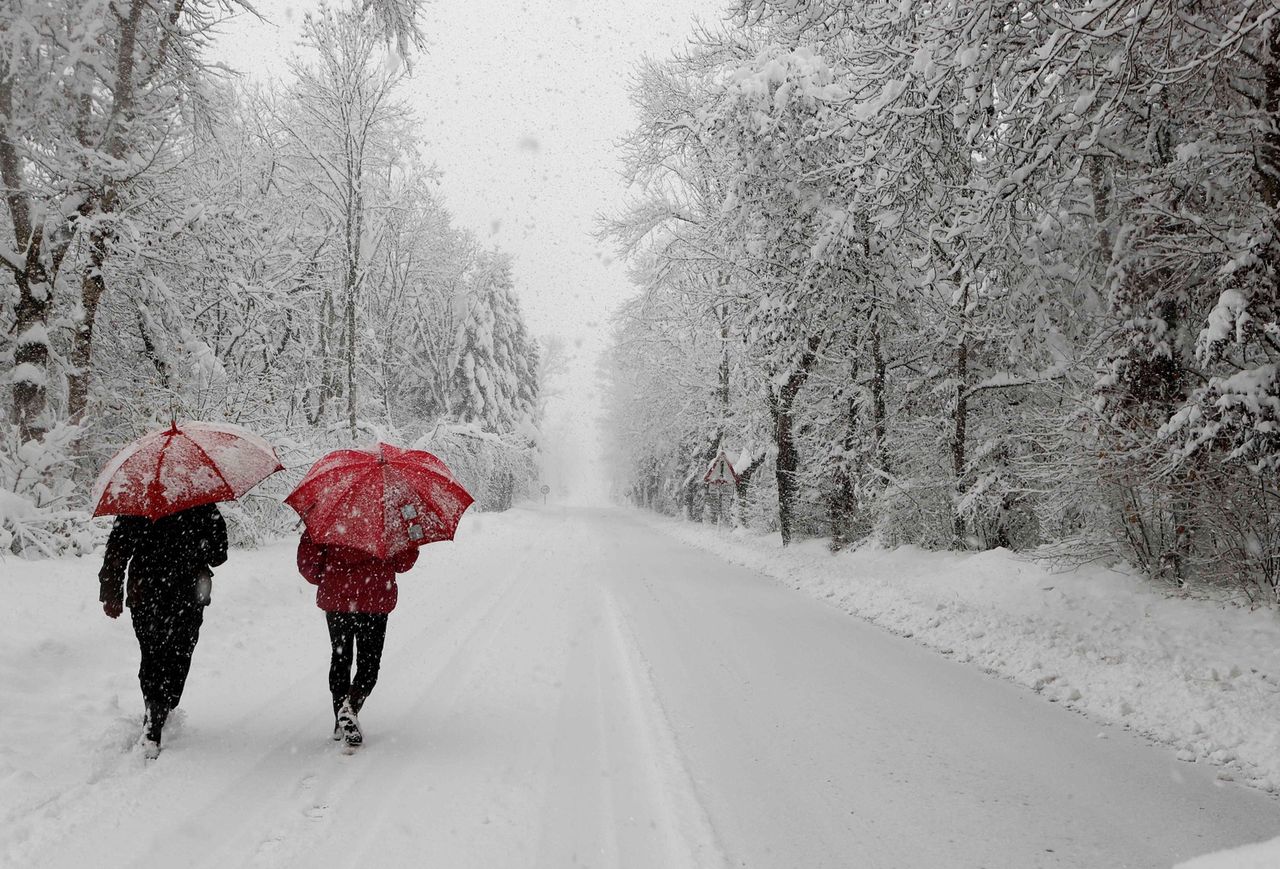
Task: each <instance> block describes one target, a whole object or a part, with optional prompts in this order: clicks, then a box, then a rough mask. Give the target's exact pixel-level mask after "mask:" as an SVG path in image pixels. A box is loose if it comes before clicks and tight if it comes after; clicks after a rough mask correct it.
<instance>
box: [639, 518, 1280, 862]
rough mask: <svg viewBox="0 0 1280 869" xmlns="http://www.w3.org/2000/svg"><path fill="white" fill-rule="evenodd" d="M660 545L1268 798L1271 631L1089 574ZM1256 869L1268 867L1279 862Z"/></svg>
mask: <svg viewBox="0 0 1280 869" xmlns="http://www.w3.org/2000/svg"><path fill="white" fill-rule="evenodd" d="M651 521H652V522H653V524H655V525H656V526H658V527H660V528H662V529H664V530H666V531H667V532H668V533H670V534H671V535H673V536H675V537H677V538H679V539H681V540H684V541H685V542H688V543H692V544H694V545H696V546H699V547H702V548H704V549H708V550H711V551H713V552H716V553H717V554H719V555H721V556H723V557H725V558H727V559H729V560H730V561H733V562H736V563H738V564H742V565H744V566H747V567H751V568H753V569H755V570H758V571H760V572H761V573H764V574H766V575H768V576H771V577H773V578H775V579H777V580H779V581H782V582H785V583H786V584H787V585H789V586H791V587H793V588H796V589H798V590H801V591H804V592H806V593H808V594H811V595H813V596H815V597H817V598H821V599H824V600H826V601H828V602H829V603H831V604H832V605H834V606H837V607H839V608H840V609H842V610H844V611H845V612H848V613H850V614H853V615H856V616H858V617H860V618H864V619H867V620H868V621H871V622H873V623H875V624H877V625H880V626H881V627H884V628H886V629H888V630H890V631H893V632H895V633H898V634H901V635H903V636H908V637H915V638H916V639H917V640H919V641H920V642H922V643H924V644H926V645H928V646H931V647H933V648H935V649H938V650H940V651H942V652H943V653H944V654H948V655H955V656H956V658H957V659H959V660H961V661H965V662H969V663H973V664H976V665H978V666H980V667H983V668H985V669H987V670H989V671H990V672H992V673H995V674H997V675H1000V676H1003V677H1005V678H1008V679H1012V680H1013V681H1015V682H1017V683H1018V684H1021V685H1025V686H1026V687H1028V688H1030V689H1031V690H1033V691H1035V692H1037V693H1039V694H1041V695H1042V696H1044V697H1045V698H1046V699H1048V700H1049V701H1051V702H1056V703H1062V704H1063V705H1065V706H1068V707H1070V708H1072V709H1075V710H1077V711H1079V712H1082V713H1086V714H1088V715H1090V716H1093V717H1095V718H1097V719H1099V720H1103V721H1108V722H1113V723H1117V724H1120V725H1123V726H1126V727H1129V728H1131V729H1133V730H1134V731H1137V732H1139V733H1142V734H1144V735H1146V736H1148V737H1150V738H1152V739H1155V740H1157V741H1159V742H1162V743H1166V744H1168V745H1170V746H1172V747H1173V748H1174V749H1175V750H1176V751H1177V756H1178V758H1179V759H1180V760H1184V761H1188V762H1209V763H1214V764H1217V765H1218V766H1220V767H1221V769H1220V771H1219V772H1218V778H1220V779H1222V780H1233V779H1238V780H1240V781H1243V782H1247V783H1249V784H1251V785H1254V786H1255V787H1258V788H1262V789H1263V790H1266V791H1269V792H1272V793H1276V792H1280V728H1277V727H1276V724H1275V722H1276V721H1280V615H1278V614H1277V613H1276V612H1274V611H1270V610H1266V611H1255V612H1250V611H1248V610H1243V609H1240V608H1237V607H1233V606H1221V605H1217V604H1214V603H1210V602H1206V601H1198V600H1187V599H1180V598H1172V597H1168V596H1166V595H1163V594H1160V593H1159V592H1158V591H1156V590H1155V589H1153V588H1152V587H1151V586H1150V585H1149V584H1148V583H1147V582H1145V581H1144V580H1142V579H1140V578H1138V577H1136V576H1132V575H1129V574H1125V573H1119V572H1116V571H1112V570H1108V569H1106V568H1102V567H1096V566H1095V567H1085V568H1080V569H1077V570H1074V571H1071V572H1064V573H1054V572H1052V571H1050V570H1049V569H1048V568H1046V567H1045V566H1044V565H1042V564H1040V563H1037V562H1032V561H1029V560H1026V559H1025V558H1021V557H1019V556H1016V555H1014V554H1013V553H1010V552H1008V551H1006V550H994V551H990V552H973V553H955V552H929V551H925V550H921V549H917V548H914V547H903V548H901V549H897V550H883V549H879V550H876V549H869V550H860V551H856V552H842V553H840V554H838V555H832V554H831V553H830V552H828V551H827V549H826V547H825V545H824V543H823V542H822V541H806V542H804V543H800V544H793V545H792V546H791V547H789V548H787V549H784V548H783V547H782V545H781V543H780V541H779V539H778V536H777V535H776V534H773V535H768V536H760V535H754V534H751V533H746V532H734V533H730V532H728V531H719V530H717V529H715V528H711V527H707V526H701V525H692V524H687V523H681V522H677V521H674V520H663V519H658V518H654V519H652V520H651ZM1269 865H1275V866H1280V861H1276V862H1274V863H1271V864H1269Z"/></svg>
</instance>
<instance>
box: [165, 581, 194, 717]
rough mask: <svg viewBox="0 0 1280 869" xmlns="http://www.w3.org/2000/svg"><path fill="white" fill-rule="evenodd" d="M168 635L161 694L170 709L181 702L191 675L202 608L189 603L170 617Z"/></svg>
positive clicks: (173, 612)
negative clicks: (188, 676)
mask: <svg viewBox="0 0 1280 869" xmlns="http://www.w3.org/2000/svg"><path fill="white" fill-rule="evenodd" d="M169 615H170V618H171V620H172V621H171V623H170V632H169V637H168V642H167V643H166V644H165V653H164V658H163V660H164V668H163V674H162V678H163V684H162V686H161V693H162V697H163V699H164V702H165V705H166V708H168V709H173V708H174V707H176V706H177V705H178V703H180V702H181V701H182V692H183V690H184V689H185V688H186V687H187V675H188V674H189V673H190V672H191V656H192V655H193V654H195V651H196V644H197V643H198V642H200V626H201V625H203V624H204V607H202V606H200V605H199V604H196V603H192V604H189V605H187V606H183V607H179V608H178V609H176V610H174V611H172V612H171V613H170V614H169Z"/></svg>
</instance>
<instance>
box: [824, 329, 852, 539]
mask: <svg viewBox="0 0 1280 869" xmlns="http://www.w3.org/2000/svg"><path fill="white" fill-rule="evenodd" d="M848 390H849V397H848V398H847V399H846V400H845V421H844V440H843V442H842V446H843V450H842V452H841V455H840V457H839V458H838V459H837V460H836V462H835V473H834V477H835V491H834V492H833V493H832V495H831V505H830V510H829V513H828V518H829V519H830V522H831V548H832V549H833V550H836V551H839V550H841V549H843V548H844V547H845V546H847V545H848V543H849V524H850V522H851V521H852V519H853V514H854V511H855V510H856V509H857V503H856V499H855V497H854V490H853V468H852V467H851V465H852V462H853V451H854V449H855V448H856V447H857V445H858V392H857V390H858V357H857V355H856V354H855V355H854V356H853V358H852V359H851V360H850V363H849V385H848Z"/></svg>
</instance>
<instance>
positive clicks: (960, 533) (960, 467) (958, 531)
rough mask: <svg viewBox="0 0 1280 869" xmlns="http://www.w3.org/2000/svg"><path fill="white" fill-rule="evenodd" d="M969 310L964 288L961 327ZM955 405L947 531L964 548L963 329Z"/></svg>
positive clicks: (965, 392)
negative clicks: (952, 493) (952, 482)
mask: <svg viewBox="0 0 1280 869" xmlns="http://www.w3.org/2000/svg"><path fill="white" fill-rule="evenodd" d="M968 307H969V288H968V286H966V287H965V289H964V291H963V292H962V293H961V296H960V311H961V314H960V316H961V323H962V324H963V323H965V322H966V320H967V316H968V315H967V310H968ZM955 379H956V405H955V411H954V415H953V416H954V418H953V423H954V428H953V429H952V436H951V468H952V471H953V472H954V473H955V497H956V500H955V503H953V504H952V505H951V529H952V534H953V535H954V537H955V541H954V545H955V546H957V547H960V548H964V546H965V542H964V541H965V527H964V517H963V516H961V515H960V500H961V499H962V498H963V497H964V495H965V465H966V462H967V457H966V455H965V437H966V428H967V427H968V423H969V396H968V388H969V387H968V381H969V344H968V340H967V336H966V334H965V327H964V325H962V326H961V328H960V334H959V336H958V337H957V339H956V368H955Z"/></svg>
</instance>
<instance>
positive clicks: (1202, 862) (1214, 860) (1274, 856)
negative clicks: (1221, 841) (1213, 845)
mask: <svg viewBox="0 0 1280 869" xmlns="http://www.w3.org/2000/svg"><path fill="white" fill-rule="evenodd" d="M1277 866H1280V839H1272V840H1271V841H1270V842H1259V843H1258V844H1256V845H1245V846H1244V847H1243V848H1232V849H1231V850H1230V851H1219V852H1218V853H1216V854H1206V855H1204V856H1203V857H1197V858H1195V859H1194V860H1188V861H1187V862H1185V863H1179V864H1178V865H1177V866H1175V867H1174V869H1275V867H1277Z"/></svg>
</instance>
